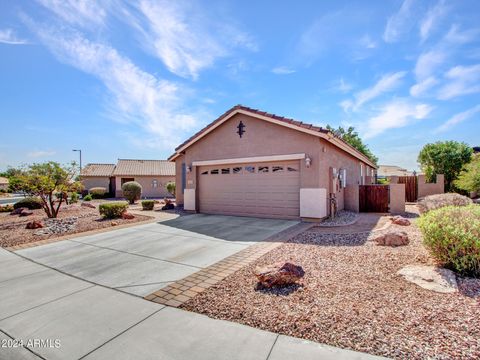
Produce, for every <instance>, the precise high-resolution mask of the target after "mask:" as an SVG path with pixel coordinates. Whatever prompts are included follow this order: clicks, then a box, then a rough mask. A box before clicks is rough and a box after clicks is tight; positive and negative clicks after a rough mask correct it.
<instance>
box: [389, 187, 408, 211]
mask: <svg viewBox="0 0 480 360" xmlns="http://www.w3.org/2000/svg"><path fill="white" fill-rule="evenodd" d="M389 190H390V204H389V207H390V213H391V214H403V213H405V184H390V185H389Z"/></svg>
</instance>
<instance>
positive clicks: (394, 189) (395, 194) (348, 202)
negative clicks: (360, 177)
mask: <svg viewBox="0 0 480 360" xmlns="http://www.w3.org/2000/svg"><path fill="white" fill-rule="evenodd" d="M389 193H390V194H389V212H390V213H391V214H403V213H404V212H405V184H390V185H389ZM345 210H349V211H353V212H357V213H358V212H360V196H359V185H348V186H347V187H346V188H345Z"/></svg>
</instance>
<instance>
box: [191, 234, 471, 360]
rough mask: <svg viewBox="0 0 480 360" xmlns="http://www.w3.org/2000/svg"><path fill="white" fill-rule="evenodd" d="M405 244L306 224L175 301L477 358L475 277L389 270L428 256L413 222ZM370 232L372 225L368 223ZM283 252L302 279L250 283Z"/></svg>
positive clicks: (266, 322) (375, 349)
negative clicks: (436, 284) (430, 280)
mask: <svg viewBox="0 0 480 360" xmlns="http://www.w3.org/2000/svg"><path fill="white" fill-rule="evenodd" d="M390 229H397V230H402V231H406V232H407V233H408V235H409V237H410V244H409V245H408V246H403V247H397V248H391V247H384V246H377V245H376V244H374V243H373V242H372V241H369V238H371V236H372V235H371V233H369V232H363V233H357V234H351V233H344V234H335V235H331V234H325V233H319V232H315V231H307V232H305V233H303V234H300V235H298V236H296V237H295V238H293V239H292V240H291V241H290V242H288V243H285V244H283V245H282V246H280V247H278V248H276V249H274V250H273V251H271V252H269V253H268V254H266V255H265V256H263V257H261V258H260V259H259V260H257V261H256V262H254V263H253V264H251V265H249V266H247V267H245V268H243V269H241V270H240V271H238V272H236V273H235V274H233V275H231V276H230V277H227V278H226V279H224V280H223V281H221V282H219V283H218V284H217V285H214V286H212V287H211V288H209V289H208V290H206V291H205V292H203V293H200V294H199V295H197V296H196V297H194V298H193V299H192V300H190V301H189V302H187V303H185V304H184V305H183V308H185V309H187V310H191V311H195V312H199V313H203V314H206V315H208V316H210V317H214V318H219V319H225V320H230V321H236V322H239V323H243V324H246V325H250V326H254V327H257V328H261V329H264V330H269V331H273V332H276V333H280V334H286V335H290V336H295V337H299V338H305V339H309V340H313V341H317V342H320V343H326V344H328V345H332V346H338V347H341V348H348V349H352V350H357V351H362V352H367V353H370V354H375V355H382V356H386V357H391V358H396V359H430V358H431V359H479V358H480V280H478V279H459V280H460V281H459V288H460V292H459V293H454V294H440V293H435V292H431V291H428V290H425V289H423V288H421V287H419V286H417V285H415V284H412V283H409V282H407V281H405V280H404V279H403V278H402V277H401V276H400V275H397V274H396V273H397V271H398V270H400V269H401V268H402V267H404V266H406V265H409V264H433V260H432V259H431V258H430V256H429V255H428V253H427V251H426V249H425V248H424V247H423V245H422V244H421V234H420V232H419V230H418V228H417V227H416V226H415V225H411V226H408V227H403V226H402V227H401V226H397V225H392V226H391V227H390ZM377 234H378V232H377ZM287 260H288V261H291V262H293V263H295V264H298V265H301V266H302V267H303V268H304V270H305V277H304V278H303V280H302V284H300V285H296V286H291V287H288V288H284V289H273V290H262V291H256V290H255V284H256V279H255V277H254V275H253V270H254V268H255V267H256V266H261V265H266V264H270V263H276V262H282V261H287Z"/></svg>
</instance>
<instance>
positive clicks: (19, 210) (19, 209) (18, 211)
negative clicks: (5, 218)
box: [10, 207, 28, 215]
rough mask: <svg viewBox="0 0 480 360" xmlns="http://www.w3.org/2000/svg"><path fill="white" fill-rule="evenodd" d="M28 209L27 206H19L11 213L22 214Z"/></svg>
mask: <svg viewBox="0 0 480 360" xmlns="http://www.w3.org/2000/svg"><path fill="white" fill-rule="evenodd" d="M26 210H28V209H27V208H23V207H20V208H17V209H15V210H13V211H12V212H11V213H10V215H20V214H21V213H22V212H24V211H26Z"/></svg>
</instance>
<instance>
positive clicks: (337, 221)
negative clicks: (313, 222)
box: [318, 210, 358, 227]
mask: <svg viewBox="0 0 480 360" xmlns="http://www.w3.org/2000/svg"><path fill="white" fill-rule="evenodd" d="M357 219H358V214H357V213H354V212H351V211H345V210H340V211H339V212H338V213H337V216H335V218H333V219H330V218H327V219H326V220H323V221H322V222H321V223H320V224H318V226H320V227H329V226H345V225H350V224H353V223H354V222H355V221H357Z"/></svg>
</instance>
